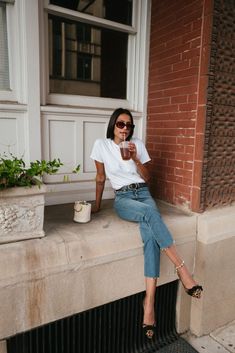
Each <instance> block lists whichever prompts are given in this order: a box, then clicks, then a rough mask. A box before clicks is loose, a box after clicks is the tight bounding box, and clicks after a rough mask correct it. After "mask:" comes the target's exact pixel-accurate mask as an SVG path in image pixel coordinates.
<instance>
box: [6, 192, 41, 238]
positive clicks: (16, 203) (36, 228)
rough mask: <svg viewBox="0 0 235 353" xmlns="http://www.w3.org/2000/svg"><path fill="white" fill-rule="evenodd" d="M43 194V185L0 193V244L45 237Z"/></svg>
mask: <svg viewBox="0 0 235 353" xmlns="http://www.w3.org/2000/svg"><path fill="white" fill-rule="evenodd" d="M45 192H46V187H45V186H44V185H41V187H40V188H39V187H38V186H33V187H31V188H29V187H27V188H26V187H16V188H10V189H6V190H3V191H0V244H1V243H9V242H15V241H19V240H25V239H31V238H41V237H44V236H45V233H44V231H43V221H44V204H45V200H44V195H45Z"/></svg>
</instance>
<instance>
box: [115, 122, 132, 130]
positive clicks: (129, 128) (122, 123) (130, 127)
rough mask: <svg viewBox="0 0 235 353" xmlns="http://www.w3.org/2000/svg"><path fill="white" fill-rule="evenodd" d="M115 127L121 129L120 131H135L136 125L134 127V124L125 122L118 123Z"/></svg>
mask: <svg viewBox="0 0 235 353" xmlns="http://www.w3.org/2000/svg"><path fill="white" fill-rule="evenodd" d="M115 125H116V126H117V127H118V128H119V129H124V127H126V128H127V130H132V129H134V127H135V125H133V124H132V123H129V122H127V123H125V122H124V121H117V122H116V123H115Z"/></svg>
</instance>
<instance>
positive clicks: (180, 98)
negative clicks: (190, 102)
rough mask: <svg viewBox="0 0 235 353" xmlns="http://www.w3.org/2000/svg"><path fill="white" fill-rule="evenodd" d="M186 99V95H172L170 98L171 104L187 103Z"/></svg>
mask: <svg viewBox="0 0 235 353" xmlns="http://www.w3.org/2000/svg"><path fill="white" fill-rule="evenodd" d="M187 99H188V97H187V96H186V95H183V96H176V97H172V98H171V103H172V104H175V103H187Z"/></svg>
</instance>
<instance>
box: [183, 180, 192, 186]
mask: <svg viewBox="0 0 235 353" xmlns="http://www.w3.org/2000/svg"><path fill="white" fill-rule="evenodd" d="M182 184H183V185H188V186H192V178H190V179H188V178H183V179H182Z"/></svg>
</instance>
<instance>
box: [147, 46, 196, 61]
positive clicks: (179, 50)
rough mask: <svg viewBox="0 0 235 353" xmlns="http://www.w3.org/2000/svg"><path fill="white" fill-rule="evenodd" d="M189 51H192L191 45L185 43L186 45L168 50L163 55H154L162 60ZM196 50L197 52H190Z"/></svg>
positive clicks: (157, 53)
mask: <svg viewBox="0 0 235 353" xmlns="http://www.w3.org/2000/svg"><path fill="white" fill-rule="evenodd" d="M189 50H190V43H185V44H183V45H180V46H178V47H175V48H170V49H166V50H165V51H162V52H161V53H159V52H156V53H154V57H155V58H156V59H158V60H161V59H163V58H168V57H171V56H174V55H177V54H180V53H184V52H187V51H189ZM194 50H197V49H191V50H190V51H194ZM151 56H152V55H151Z"/></svg>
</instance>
